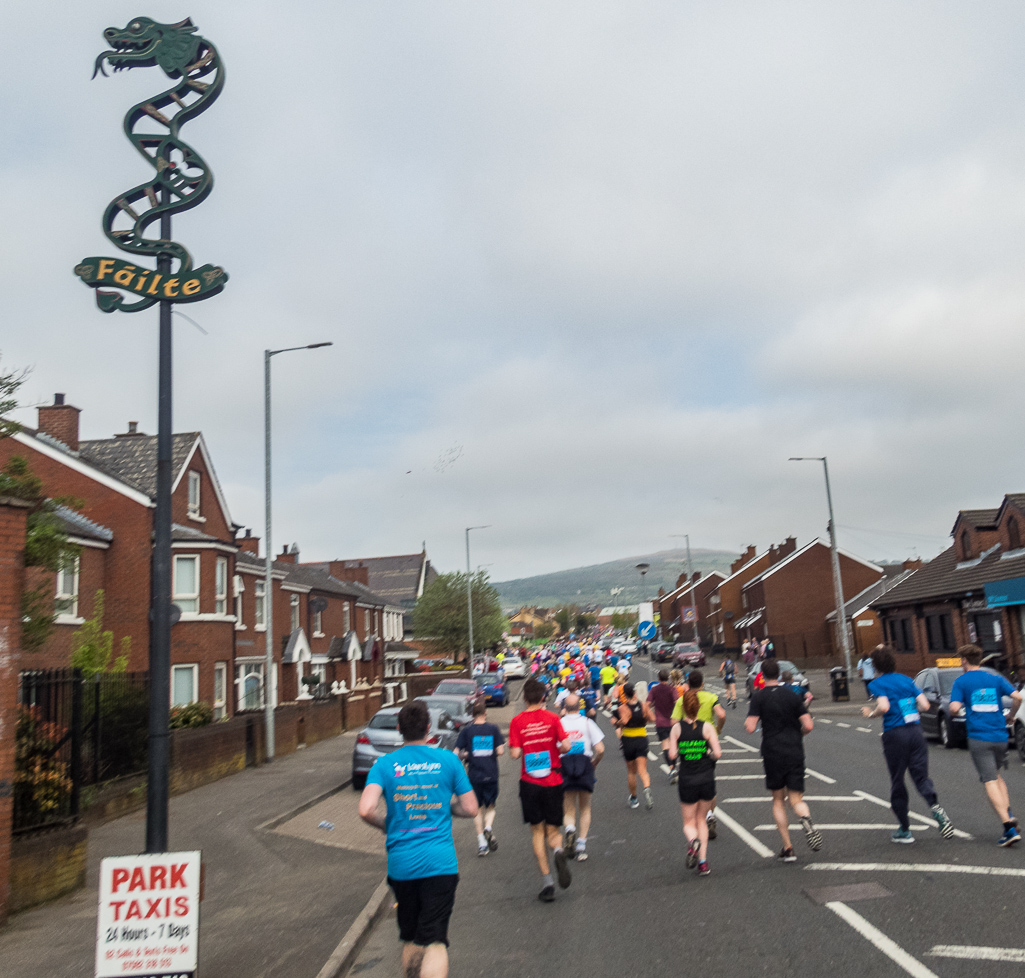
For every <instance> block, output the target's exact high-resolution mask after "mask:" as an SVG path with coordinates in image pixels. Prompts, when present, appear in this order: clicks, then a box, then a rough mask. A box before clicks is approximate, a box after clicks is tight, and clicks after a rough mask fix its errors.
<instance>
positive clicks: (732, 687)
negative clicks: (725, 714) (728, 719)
mask: <svg viewBox="0 0 1025 978" xmlns="http://www.w3.org/2000/svg"><path fill="white" fill-rule="evenodd" d="M719 675H720V676H722V681H723V686H725V687H726V702H727V703H729V704H730V708H731V709H734V710H735V709H736V708H737V664H736V663H735V662H734V661H733V659H732V658H730V655H729V653H727V654H726V658H725V659H723V660H722V664H721V665H720V666H719Z"/></svg>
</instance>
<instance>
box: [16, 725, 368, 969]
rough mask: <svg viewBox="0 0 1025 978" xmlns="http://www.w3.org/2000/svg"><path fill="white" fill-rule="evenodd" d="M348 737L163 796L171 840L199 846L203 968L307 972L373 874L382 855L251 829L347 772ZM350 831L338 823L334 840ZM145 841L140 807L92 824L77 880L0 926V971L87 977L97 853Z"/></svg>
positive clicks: (334, 939)
mask: <svg viewBox="0 0 1025 978" xmlns="http://www.w3.org/2000/svg"><path fill="white" fill-rule="evenodd" d="M355 736H356V734H355V733H348V734H344V735H342V736H341V737H336V738H333V739H331V740H327V741H321V742H320V743H318V744H314V745H313V746H312V747H308V748H306V749H304V750H300V751H298V752H297V753H295V754H290V755H288V756H286V757H283V758H279V759H278V760H275V761H274V762H273V763H271V764H267V765H264V766H263V767H260V768H249V769H247V770H245V771H243V772H242V773H240V774H236V775H234V776H232V777H228V778H223V779H222V780H220V781H217V782H215V783H214V784H211V785H206V786H205V787H203V788H197V789H196V790H195V791H191V792H188V793H187V794H184V795H179V796H177V797H175V798H172V799H171V815H170V820H171V821H170V828H171V832H170V837H171V838H170V845H171V847H172V849H179V850H184V849H201V850H202V852H203V861H204V864H205V867H206V893H205V899H204V902H203V905H202V911H201V938H200V951H199V957H200V974H201V975H207V976H210V975H216V976H218V978H264V976H266V978H271V976H286V975H287V976H288V978H315V976H316V975H317V973H318V972H319V971H320V969H321V967H322V966H323V964H324V962H325V961H327V959H328V958H329V957H330V955H331V952H332V951H333V950H334V949H335V946H336V945H337V943H338V942H339V941H340V940H341V938H342V936H343V935H344V934H345V932H346V930H347V929H348V927H349V925H350V924H351V923H352V921H353V920H354V919H355V917H356V916H357V914H358V913H359V912H360V910H362V909H363V906H364V904H365V903H366V902H367V900H368V899H369V898H370V896H371V894H372V893H373V892H374V889H375V888H376V887H377V885H378V884H379V883H380V882H381V880H382V878H383V877H384V874H385V859H384V857H383V855H381V854H380V853H374V852H367V851H361V849H360V847H358V846H354V847H352V848H349V847H345V848H341V847H339V846H338V845H337V844H336V845H333V846H332V845H320V844H317V842H315V841H310V838H309V837H308V836H309V833H290V832H288V831H287V830H286V831H271V830H267V829H261V828H260V826H261V825H263V824H264V823H266V822H268V821H270V820H272V819H275V818H277V817H279V816H282V815H284V814H286V813H288V812H290V811H293V810H295V809H296V808H297V807H298V806H300V805H302V804H303V803H304V802H306V801H309V800H311V799H313V798H316V797H317V796H318V795H322V794H323V793H324V792H327V791H330V790H331V789H333V788H336V787H338V786H339V785H341V784H342V783H343V782H345V781H347V780H348V779H349V774H350V758H351V756H352V744H353V741H354V740H355ZM344 791H345V792H348V794H349V795H352V796H353V798H354V797H355V796H354V795H353V793H352V792H351V790H350V789H349V788H345V789H344ZM342 801H343V799H342V798H341V797H339V798H337V799H336V802H342ZM348 807H349V806H346V805H342V806H340V807H339V806H337V805H336V808H337V810H339V811H347V810H348ZM282 828H285V826H282ZM350 828H351V826H348V825H347V824H343V823H342V822H340V821H338V822H336V824H335V829H334V831H333V832H331V833H330V836H331V838H332V840H333V841H335V842H336V843H337V840H338V839H341V838H343V837H344V836H345V835H346V833H347V832H348V831H350ZM304 836H307V837H304ZM144 840H145V815H144V813H143V812H137V813H135V814H132V815H127V816H125V817H124V818H121V819H118V820H117V821H114V822H110V823H107V824H106V825H102V826H99V827H98V828H94V829H93V830H92V831H91V832H90V836H89V870H88V876H87V880H86V886H85V888H84V889H82V890H80V891H78V892H77V893H75V894H72V895H71V896H68V897H65V898H63V899H61V900H58V901H56V902H54V903H51V904H48V905H47V906H44V907H39V908H37V909H35V910H29V911H26V912H24V913H21V914H17V915H16V916H15V917H13V918H12V919H11V920H10V922H9V923H8V925H7V926H6V927H4V928H2V929H0V961H2V962H3V968H2V969H0V970H2V972H3V974H4V975H18V976H19V978H91V976H92V974H93V961H94V954H95V941H96V888H97V879H98V870H99V862H100V860H101V859H102V858H103V857H104V856H110V855H118V854H123V853H132V852H141V851H142V850H143V848H144V846H145V842H144Z"/></svg>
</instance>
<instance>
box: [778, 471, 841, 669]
mask: <svg viewBox="0 0 1025 978" xmlns="http://www.w3.org/2000/svg"><path fill="white" fill-rule="evenodd" d="M789 461H791V462H821V463H822V470H823V471H824V472H825V475H826V503H827V504H828V505H829V550H830V554H831V555H832V558H833V591H834V592H835V595H834V597H835V600H836V624H837V629H838V630H839V632H840V648H842V649H843V662H844V668H845V669H846V670H847V678H848V679H850V675H851V644H850V640H849V637H848V635H847V616H846V615H845V614H844V600H843V584H842V582H841V580H840V555H839V554H838V553H837V552H836V522H835V521H834V519H833V494H832V492H830V489H829V463H828V462H827V461H826V457H825V456H824V455H813V456H810V457H804V456H801V457H795V456H791V458H790V459H789Z"/></svg>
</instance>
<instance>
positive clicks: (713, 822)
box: [705, 812, 719, 839]
mask: <svg viewBox="0 0 1025 978" xmlns="http://www.w3.org/2000/svg"><path fill="white" fill-rule="evenodd" d="M705 824H707V825H708V837H709V838H710V839H714V838H715V837H716V836H717V835H718V834H719V821H718V819H717V818H716V817H715V816H714V815H713V814H712V813H711V812H709V813H708V818H707V819H705Z"/></svg>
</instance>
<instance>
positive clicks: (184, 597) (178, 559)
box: [171, 554, 200, 615]
mask: <svg viewBox="0 0 1025 978" xmlns="http://www.w3.org/2000/svg"><path fill="white" fill-rule="evenodd" d="M186 560H191V561H194V562H195V565H196V591H195V593H192V592H191V591H190V592H184V591H179V590H178V565H179V564H180V563H182V562H183V561H186ZM199 571H200V567H199V554H176V555H175V558H174V574H173V580H172V585H171V587H172V591H173V597H172V599H171V600H172V601H173V602H174V603H175V604H176V605H178V607H179V608H181V612H182V614H183V615H197V614H199ZM183 601H185V602H194V603H195V606H194V607H191V608H188V607H185V606H184V605H183V604H182V602H183Z"/></svg>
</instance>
